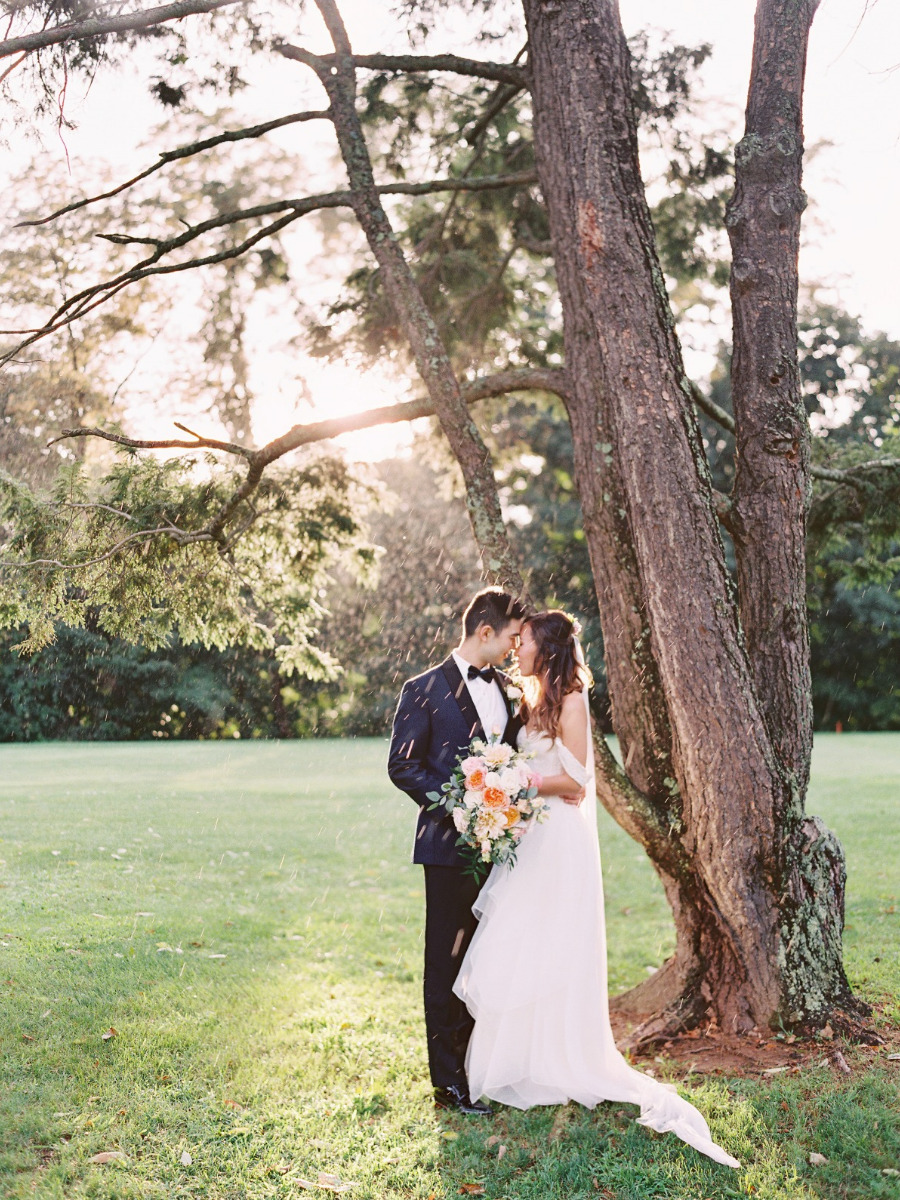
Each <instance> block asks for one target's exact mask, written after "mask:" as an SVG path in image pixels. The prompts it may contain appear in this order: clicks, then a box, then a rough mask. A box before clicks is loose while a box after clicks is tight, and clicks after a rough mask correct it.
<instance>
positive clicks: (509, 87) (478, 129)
mask: <svg viewBox="0 0 900 1200" xmlns="http://www.w3.org/2000/svg"><path fill="white" fill-rule="evenodd" d="M522 90H523V88H522V86H521V85H519V84H514V83H510V84H499V85H498V87H497V90H496V91H495V93H494V96H493V98H492V100H491V102H490V104H488V106H487V108H486V109H485V110H484V112H483V113H482V114H481V116H480V117H479V118H478V120H477V121H476V122H475V124H474V125H473V126H472V128H471V129H470V130H469V132H468V133H467V134H466V141H467V142H468V143H469V145H470V146H474V145H475V144H476V143H477V141H478V139H479V138H480V137H481V135H482V134H483V133H484V132H485V130H486V129H487V128H488V126H489V125H490V123H491V121H493V119H494V118H495V117H497V116H499V114H500V113H501V112H503V110H504V108H506V106H507V104H509V102H510V100H514V99H515V97H516V96H518V94H519V92H521V91H522Z"/></svg>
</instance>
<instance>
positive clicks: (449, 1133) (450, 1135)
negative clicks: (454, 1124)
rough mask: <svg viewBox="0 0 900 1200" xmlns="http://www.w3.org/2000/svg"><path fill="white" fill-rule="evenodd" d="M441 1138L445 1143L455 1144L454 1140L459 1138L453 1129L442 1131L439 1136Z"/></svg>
mask: <svg viewBox="0 0 900 1200" xmlns="http://www.w3.org/2000/svg"><path fill="white" fill-rule="evenodd" d="M441 1137H442V1138H443V1139H444V1141H445V1142H455V1141H456V1139H457V1138H458V1137H459V1134H458V1133H457V1132H456V1130H455V1129H445V1130H444V1131H443V1133H442V1134H441Z"/></svg>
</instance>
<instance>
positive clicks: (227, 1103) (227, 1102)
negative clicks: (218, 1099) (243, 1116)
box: [222, 1100, 244, 1112]
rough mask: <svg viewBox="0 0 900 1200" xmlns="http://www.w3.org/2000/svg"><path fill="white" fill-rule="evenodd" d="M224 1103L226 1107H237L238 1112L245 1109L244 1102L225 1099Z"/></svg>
mask: <svg viewBox="0 0 900 1200" xmlns="http://www.w3.org/2000/svg"><path fill="white" fill-rule="evenodd" d="M222 1103H223V1104H224V1105H225V1107H226V1108H236V1109H237V1110H238V1112H243V1111H244V1106H243V1104H238V1102H237V1100H223V1101H222Z"/></svg>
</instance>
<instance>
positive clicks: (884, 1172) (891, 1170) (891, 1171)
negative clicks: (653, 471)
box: [881, 1167, 900, 1175]
mask: <svg viewBox="0 0 900 1200" xmlns="http://www.w3.org/2000/svg"><path fill="white" fill-rule="evenodd" d="M881 1173H882V1175H900V1171H895V1170H894V1168H893V1167H885V1168H884V1169H883V1170H882V1172H881Z"/></svg>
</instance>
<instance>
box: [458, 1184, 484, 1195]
mask: <svg viewBox="0 0 900 1200" xmlns="http://www.w3.org/2000/svg"><path fill="white" fill-rule="evenodd" d="M459 1194H460V1195H461V1196H483V1195H484V1188H483V1187H482V1186H481V1184H480V1183H463V1184H461V1185H460V1189H459Z"/></svg>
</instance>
